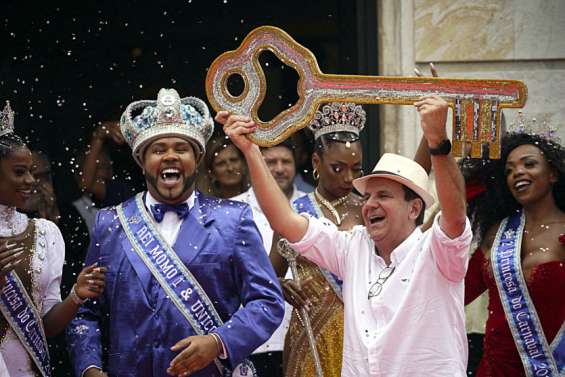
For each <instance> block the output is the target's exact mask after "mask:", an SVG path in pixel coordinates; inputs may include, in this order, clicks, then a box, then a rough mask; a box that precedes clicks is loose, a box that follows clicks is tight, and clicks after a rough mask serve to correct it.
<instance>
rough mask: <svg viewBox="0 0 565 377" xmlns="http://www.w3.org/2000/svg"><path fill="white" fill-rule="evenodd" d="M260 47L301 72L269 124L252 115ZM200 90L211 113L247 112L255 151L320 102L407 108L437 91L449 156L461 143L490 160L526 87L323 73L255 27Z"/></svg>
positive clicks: (304, 121) (257, 99) (269, 31)
mask: <svg viewBox="0 0 565 377" xmlns="http://www.w3.org/2000/svg"><path fill="white" fill-rule="evenodd" d="M265 50H269V51H271V52H272V53H274V54H275V55H276V56H277V57H278V58H279V59H280V60H281V61H282V62H284V63H285V64H287V65H288V66H290V67H292V68H294V69H295V70H296V71H297V73H298V75H299V80H298V87H297V91H298V101H297V103H296V104H295V105H293V106H292V107H290V108H288V109H286V110H284V111H283V112H281V113H280V114H278V115H277V116H276V117H274V118H273V119H272V120H270V121H268V122H263V121H261V120H260V119H259V117H258V115H257V111H258V109H259V107H260V106H261V103H262V102H263V99H264V98H265V92H266V81H265V74H264V73H263V70H262V68H261V65H260V64H259V55H260V54H261V52H263V51H265ZM232 75H239V76H241V78H242V79H243V83H244V88H243V92H242V93H241V94H240V95H238V96H234V95H232V94H231V93H230V92H229V91H228V89H227V81H228V78H229V77H230V76H232ZM206 93H207V95H208V100H209V101H210V104H211V105H212V107H213V108H214V109H215V110H216V111H220V110H227V111H230V112H232V113H236V114H240V115H250V116H251V117H252V119H253V120H254V121H255V123H257V125H258V126H259V127H258V128H257V130H256V131H255V132H254V133H253V134H252V135H251V136H250V138H251V140H252V141H253V142H255V143H256V144H258V145H260V146H272V145H275V144H278V143H280V142H281V141H283V140H284V139H286V138H287V137H288V136H289V135H291V134H292V133H294V132H296V131H298V130H299V129H301V128H303V127H306V126H307V125H308V124H309V123H310V122H311V121H312V120H313V119H314V115H315V112H316V110H317V108H318V107H319V105H320V104H321V103H325V102H334V101H339V102H355V103H359V104H396V105H411V104H413V103H414V102H416V101H417V100H418V99H419V98H420V97H422V96H425V95H431V94H435V95H438V96H440V97H442V98H443V99H445V100H446V101H447V102H448V103H449V106H450V107H451V109H452V111H453V135H452V144H453V154H454V155H455V156H462V155H463V144H464V143H470V144H471V155H472V156H473V157H480V156H481V154H482V153H481V152H482V151H481V146H482V144H483V143H487V144H488V145H489V157H490V158H500V136H501V135H500V114H501V113H500V110H501V109H502V108H508V107H523V106H524V104H525V102H526V97H527V89H526V86H525V85H524V83H523V82H521V81H514V80H472V79H452V78H436V77H429V78H428V77H384V76H382V77H381V76H354V75H333V74H324V73H322V72H321V71H320V68H319V67H318V63H317V62H316V57H315V56H314V55H313V54H312V52H310V51H309V50H308V49H306V48H305V47H303V46H301V45H300V44H298V43H297V42H296V41H295V40H293V39H292V38H291V37H290V36H289V35H288V34H287V33H286V32H284V31H283V30H281V29H279V28H276V27H273V26H261V27H259V28H257V29H255V30H253V31H252V32H251V33H249V34H248V35H247V37H245V39H244V40H243V42H242V44H241V46H239V48H238V49H237V50H234V51H228V52H225V53H223V54H222V55H220V56H219V57H218V58H216V60H214V62H213V63H212V65H211V66H210V69H209V70H208V74H207V76H206Z"/></svg>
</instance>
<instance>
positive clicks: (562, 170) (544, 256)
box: [463, 133, 565, 376]
mask: <svg viewBox="0 0 565 377" xmlns="http://www.w3.org/2000/svg"><path fill="white" fill-rule="evenodd" d="M463 169H464V171H465V172H466V175H467V176H470V175H473V174H472V173H473V171H474V172H480V173H479V174H478V175H475V176H477V177H480V179H481V181H482V184H484V186H485V190H484V191H483V190H480V191H481V193H480V198H477V199H478V200H474V201H473V203H474V204H473V206H472V207H471V208H470V215H471V216H470V217H471V219H472V223H473V230H474V231H475V232H477V233H478V234H479V235H480V250H477V252H475V253H474V254H473V257H472V258H471V261H470V263H469V270H468V272H467V277H466V280H465V303H466V304H467V303H470V302H472V301H473V300H474V299H475V298H477V297H478V296H479V295H480V294H481V293H483V292H484V291H485V290H488V294H489V316H488V319H487V323H486V332H485V338H484V354H483V358H482V360H481V363H480V366H479V369H478V372H477V376H557V375H559V373H560V372H563V369H564V368H565V362H564V361H565V335H564V320H565V294H563V292H564V290H563V289H564V288H565V263H564V262H565V149H564V148H563V147H562V146H561V145H559V144H558V143H556V142H553V141H551V140H548V139H545V138H544V137H541V136H537V135H528V134H524V133H514V134H508V135H507V136H505V137H504V138H503V140H502V158H501V159H500V160H492V161H480V162H478V161H475V162H474V163H472V164H471V163H469V164H465V165H464V167H463Z"/></svg>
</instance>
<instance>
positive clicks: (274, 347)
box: [232, 141, 305, 377]
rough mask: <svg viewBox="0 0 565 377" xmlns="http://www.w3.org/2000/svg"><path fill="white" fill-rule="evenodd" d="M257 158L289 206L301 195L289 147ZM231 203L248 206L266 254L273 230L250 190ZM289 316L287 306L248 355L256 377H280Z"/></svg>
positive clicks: (267, 151)
mask: <svg viewBox="0 0 565 377" xmlns="http://www.w3.org/2000/svg"><path fill="white" fill-rule="evenodd" d="M261 154H262V155H263V159H264V160H265V163H266V164H267V167H268V168H269V171H270V172H271V174H272V176H273V178H275V181H276V182H277V185H278V186H279V188H280V189H281V190H282V192H283V193H284V195H285V197H286V199H287V200H288V201H289V202H290V203H292V202H293V201H294V200H295V199H297V198H299V197H301V196H303V195H305V193H304V192H302V191H300V190H298V189H297V188H296V186H295V185H294V183H293V182H294V178H295V176H296V165H295V160H294V151H293V148H292V145H291V144H290V143H288V142H286V141H285V142H283V143H281V144H278V145H276V146H274V147H270V148H262V149H261ZM232 200H237V201H240V202H244V203H247V204H249V206H250V207H251V210H252V211H253V219H254V220H255V224H256V225H257V228H258V229H259V232H261V237H262V238H263V245H264V246H265V251H267V253H269V252H270V251H271V246H272V243H273V230H272V229H271V226H270V225H269V220H267V218H266V217H265V214H263V210H262V209H261V207H260V206H259V203H258V202H257V198H256V197H255V192H254V191H253V188H250V189H249V190H247V191H245V192H244V193H241V194H239V195H237V196H235V197H233V198H232ZM289 277H290V276H289ZM291 313H292V307H291V306H290V305H289V304H288V303H287V304H285V316H284V319H283V321H282V323H281V325H280V326H279V328H278V329H277V330H276V331H275V332H274V334H273V335H272V336H271V338H270V339H269V340H268V341H267V342H266V343H265V344H263V345H262V346H261V347H259V348H257V349H256V350H255V352H253V355H251V357H250V359H251V361H252V362H253V364H254V365H255V368H256V370H257V374H258V377H279V376H280V377H282V375H283V374H282V373H283V372H282V351H283V348H284V338H285V335H286V332H287V330H288V325H289V322H290V316H291Z"/></svg>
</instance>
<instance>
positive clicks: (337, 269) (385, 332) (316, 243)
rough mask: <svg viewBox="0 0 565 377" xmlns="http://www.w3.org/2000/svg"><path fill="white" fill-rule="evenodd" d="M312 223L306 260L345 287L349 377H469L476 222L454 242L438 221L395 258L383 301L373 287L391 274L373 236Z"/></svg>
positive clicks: (300, 247) (304, 246) (360, 229)
mask: <svg viewBox="0 0 565 377" xmlns="http://www.w3.org/2000/svg"><path fill="white" fill-rule="evenodd" d="M305 216H306V217H307V218H308V219H309V225H308V230H307V232H306V234H305V235H304V237H303V239H302V240H300V241H298V242H297V243H294V244H292V247H293V248H295V250H297V251H298V252H299V253H300V254H302V255H303V256H304V257H306V258H308V259H310V260H311V261H313V262H314V263H316V264H317V265H319V266H320V267H323V268H326V269H328V270H329V271H331V272H333V273H334V274H336V275H337V276H339V277H340V278H341V279H343V301H344V308H345V333H344V337H345V338H344V349H343V366H342V374H341V375H342V376H343V377H359V376H371V377H377V376H378V377H385V376H386V377H401V376H402V377H419V376H422V377H430V376H433V377H464V376H465V375H466V366H467V337H466V333H465V314H464V305H463V302H464V301H463V298H464V288H463V287H464V285H463V284H464V277H465V272H466V269H467V264H468V248H469V245H470V243H471V238H472V234H471V229H470V225H469V221H468V220H467V223H466V225H465V230H464V231H463V233H462V234H461V235H460V236H459V237H457V238H455V239H450V238H449V237H448V236H447V235H445V233H444V232H443V231H442V230H441V228H440V226H439V223H438V219H439V216H437V217H436V220H435V222H434V224H433V226H432V228H431V229H429V230H427V231H426V232H425V233H422V232H421V230H420V229H419V228H417V229H415V230H414V231H413V232H412V234H411V235H410V236H409V237H408V238H406V239H405V240H404V241H403V242H402V243H401V244H400V245H399V246H398V247H397V248H396V249H395V250H394V251H393V252H392V254H391V266H390V267H395V271H394V272H393V274H392V275H390V277H389V278H388V280H386V281H385V282H384V284H383V288H382V290H381V292H380V294H379V295H378V296H376V297H373V298H371V299H369V298H368V293H369V289H370V287H371V286H372V285H373V284H374V282H375V281H376V279H377V277H378V276H379V273H380V272H381V271H382V270H383V268H385V267H386V265H385V261H384V260H383V259H382V258H381V257H380V256H378V255H377V254H376V252H375V245H374V243H373V240H372V239H371V238H370V236H369V234H368V232H367V230H366V228H365V227H364V226H362V225H360V226H356V227H354V228H353V229H351V230H350V231H339V230H338V229H337V228H336V226H335V225H334V224H333V223H332V222H330V221H329V220H327V219H316V218H312V217H309V216H308V215H305Z"/></svg>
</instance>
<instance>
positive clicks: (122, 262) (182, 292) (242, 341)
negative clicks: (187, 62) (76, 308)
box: [67, 89, 284, 377]
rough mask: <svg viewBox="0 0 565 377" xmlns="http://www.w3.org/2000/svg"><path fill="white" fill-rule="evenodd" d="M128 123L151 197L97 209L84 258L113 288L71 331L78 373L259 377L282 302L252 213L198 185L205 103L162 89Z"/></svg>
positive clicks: (207, 123) (206, 129) (125, 128)
mask: <svg viewBox="0 0 565 377" xmlns="http://www.w3.org/2000/svg"><path fill="white" fill-rule="evenodd" d="M139 110H142V112H141V114H139V115H137V116H135V117H133V115H132V112H134V111H139ZM120 127H121V131H122V134H123V136H124V138H125V139H126V141H127V142H128V144H129V145H130V146H131V147H132V151H133V156H134V158H135V160H136V162H137V163H138V164H139V165H140V166H141V167H142V169H143V173H144V175H145V178H146V183H147V191H146V192H142V193H139V194H137V195H136V196H135V197H134V198H130V199H129V200H127V201H125V202H124V203H122V204H120V205H119V206H116V207H112V208H106V209H103V210H100V211H99V212H98V214H97V219H96V225H95V227H94V231H93V236H92V239H91V244H90V247H89V251H88V255H87V258H86V263H87V264H91V263H93V262H98V263H99V265H103V266H106V267H107V268H108V274H107V284H106V291H105V294H104V296H103V297H101V298H100V300H98V301H92V302H89V303H87V304H86V305H85V306H84V307H83V309H82V310H81V311H80V312H79V314H78V315H77V318H76V319H75V320H74V321H73V322H72V323H71V325H70V326H69V327H68V329H67V336H68V338H69V349H70V351H71V357H72V359H73V364H74V369H75V373H76V375H77V376H86V377H91V376H106V375H107V376H120V377H121V376H167V375H174V376H185V375H188V374H190V375H191V376H202V377H204V376H206V377H209V376H222V375H227V374H229V373H230V372H232V373H233V375H234V376H252V375H253V367H252V365H251V364H250V363H249V362H248V361H246V360H245V358H246V357H247V356H248V355H249V354H250V353H251V352H252V351H253V350H254V349H256V348H257V347H258V346H260V345H261V344H263V343H264V342H265V341H266V340H267V339H268V338H269V337H270V336H271V334H272V333H273V332H274V331H275V329H276V328H277V326H278V325H279V324H280V322H281V320H282V318H283V314H284V303H283V299H282V293H281V291H280V287H279V286H278V284H277V279H276V276H275V273H274V271H273V269H272V267H271V264H270V262H269V260H268V257H267V254H266V252H265V251H264V249H263V245H262V242H261V236H260V234H259V231H258V230H257V227H256V226H255V224H254V222H253V218H252V215H251V210H250V208H249V206H246V205H245V206H244V205H242V204H241V203H236V202H232V201H227V200H220V199H216V198H209V197H205V196H203V195H201V194H200V193H199V192H197V191H195V190H194V181H195V177H196V170H197V167H198V163H199V162H200V160H201V157H202V155H203V154H204V152H205V145H206V141H207V140H208V139H209V138H210V135H211V134H212V131H213V121H212V119H211V118H210V115H209V112H208V109H207V107H206V105H205V104H204V102H202V101H201V100H199V99H197V98H194V97H188V98H183V99H180V97H179V95H178V93H177V92H176V91H175V90H174V89H161V91H160V92H159V95H158V98H157V101H137V102H134V103H132V104H130V105H129V106H128V107H127V108H126V111H125V112H124V114H123V115H122V119H121V121H120Z"/></svg>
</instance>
